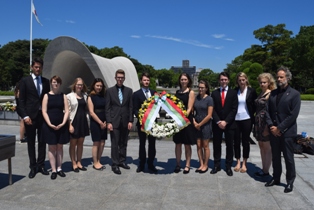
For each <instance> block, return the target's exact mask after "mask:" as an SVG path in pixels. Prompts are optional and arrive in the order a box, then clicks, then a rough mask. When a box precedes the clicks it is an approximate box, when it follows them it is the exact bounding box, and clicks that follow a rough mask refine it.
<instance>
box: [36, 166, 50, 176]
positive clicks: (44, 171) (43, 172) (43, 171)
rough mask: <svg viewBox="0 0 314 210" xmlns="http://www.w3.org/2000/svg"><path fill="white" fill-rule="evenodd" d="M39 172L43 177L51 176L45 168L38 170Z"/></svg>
mask: <svg viewBox="0 0 314 210" xmlns="http://www.w3.org/2000/svg"><path fill="white" fill-rule="evenodd" d="M38 172H40V173H42V174H43V175H49V172H48V171H47V170H46V169H45V167H43V166H42V167H39V168H38Z"/></svg>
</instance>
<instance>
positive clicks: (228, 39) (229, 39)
mask: <svg viewBox="0 0 314 210" xmlns="http://www.w3.org/2000/svg"><path fill="white" fill-rule="evenodd" d="M225 40H227V41H234V39H231V38H225Z"/></svg>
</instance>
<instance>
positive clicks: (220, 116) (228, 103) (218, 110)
mask: <svg viewBox="0 0 314 210" xmlns="http://www.w3.org/2000/svg"><path fill="white" fill-rule="evenodd" d="M219 84H220V87H219V88H217V89H216V90H214V91H213V92H212V95H211V97H212V98H213V101H214V110H213V146H214V168H213V169H212V170H211V172H210V173H211V174H215V173H217V172H218V171H220V170H221V166H220V161H221V143H222V134H223V133H224V134H225V143H226V153H227V154H226V173H227V175H228V176H232V175H233V173H232V170H231V165H232V161H233V140H234V135H235V129H236V128H237V125H236V123H235V116H236V114H237V111H238V96H237V91H235V90H233V89H231V88H229V87H228V84H229V74H228V73H227V72H221V73H220V74H219Z"/></svg>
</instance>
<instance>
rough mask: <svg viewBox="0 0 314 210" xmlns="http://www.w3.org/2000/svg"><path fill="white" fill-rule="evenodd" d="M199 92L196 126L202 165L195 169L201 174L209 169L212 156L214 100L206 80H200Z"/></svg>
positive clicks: (195, 108)
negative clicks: (210, 141) (210, 144)
mask: <svg viewBox="0 0 314 210" xmlns="http://www.w3.org/2000/svg"><path fill="white" fill-rule="evenodd" d="M198 91H199V94H198V95H197V96H196V99H195V102H194V110H195V117H194V121H193V123H194V126H195V128H196V137H197V140H196V144H197V155H198V158H199V161H200V167H199V168H198V169H197V170H196V171H195V172H198V173H200V174H202V173H206V172H207V171H208V160H209V156H210V150H209V139H210V137H211V136H212V120H211V118H212V114H213V107H214V102H213V99H212V97H210V96H209V85H208V82H206V81H203V80H201V81H199V83H198Z"/></svg>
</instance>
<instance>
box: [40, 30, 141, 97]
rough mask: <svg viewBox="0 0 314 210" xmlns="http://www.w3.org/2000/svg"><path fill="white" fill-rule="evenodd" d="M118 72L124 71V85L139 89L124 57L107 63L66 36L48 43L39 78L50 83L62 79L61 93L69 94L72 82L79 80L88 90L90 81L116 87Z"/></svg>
mask: <svg viewBox="0 0 314 210" xmlns="http://www.w3.org/2000/svg"><path fill="white" fill-rule="evenodd" d="M118 69H123V70H124V71H125V74H126V75H125V76H126V79H125V82H124V84H125V85H126V86H128V87H130V88H132V89H133V91H136V90H138V89H139V88H140V85H139V81H138V77H137V71H136V69H135V67H134V65H133V63H132V62H131V61H130V60H129V59H128V58H126V57H122V56H119V57H115V58H112V59H107V58H104V57H101V56H98V55H95V54H93V53H91V52H90V51H89V50H88V48H87V47H86V46H85V45H83V44H82V43H81V42H80V41H78V40H76V39H74V38H72V37H67V36H60V37H57V38H55V39H54V40H52V41H51V42H50V43H49V45H48V47H47V48H46V51H45V56H44V69H43V76H44V77H46V78H48V79H50V78H51V77H52V76H54V75H58V76H60V77H61V79H62V85H61V91H62V92H63V93H69V92H70V91H71V90H70V88H69V86H70V85H71V84H72V83H73V81H74V79H75V78H77V77H81V78H82V79H83V80H84V82H85V83H86V85H87V86H88V87H89V86H90V84H91V83H92V82H93V80H94V78H97V77H98V78H101V79H103V81H104V83H105V86H106V87H107V88H108V87H111V86H113V85H115V84H116V81H115V79H114V77H115V72H116V70H118Z"/></svg>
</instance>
